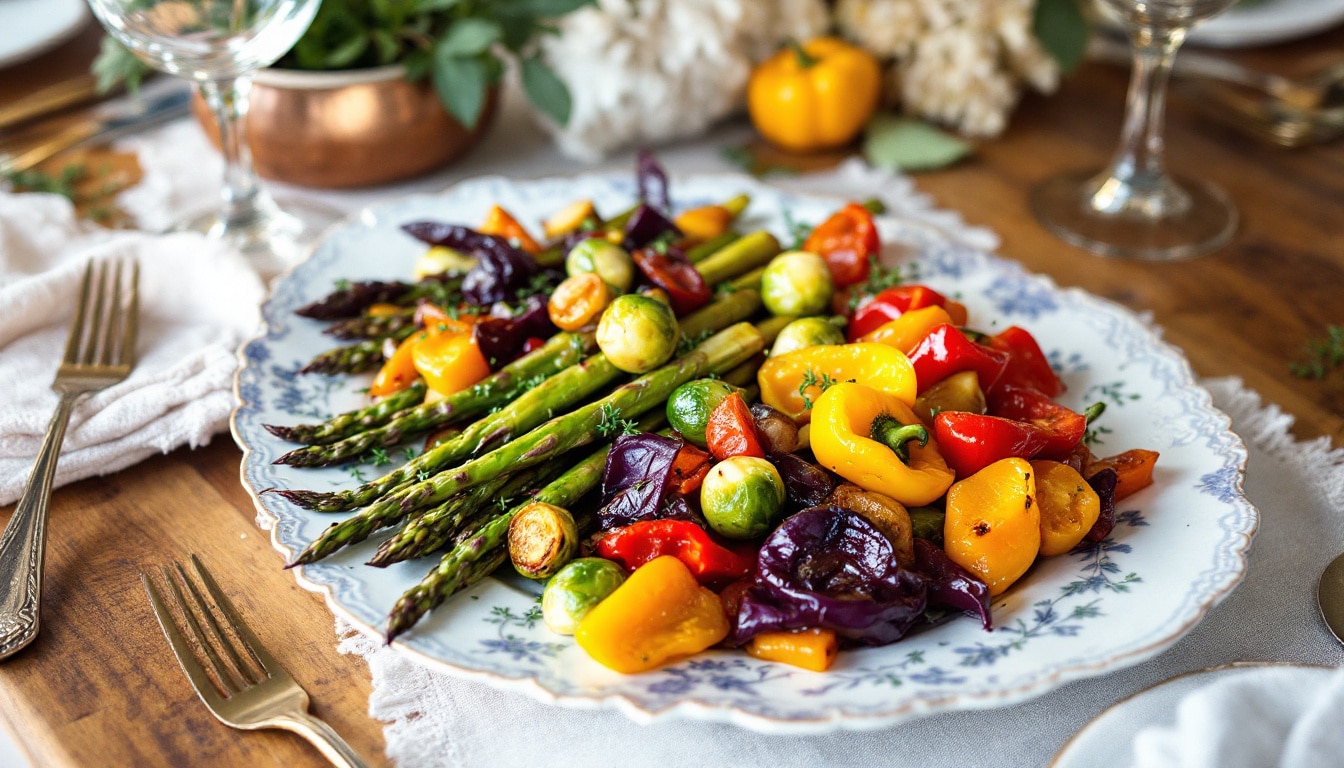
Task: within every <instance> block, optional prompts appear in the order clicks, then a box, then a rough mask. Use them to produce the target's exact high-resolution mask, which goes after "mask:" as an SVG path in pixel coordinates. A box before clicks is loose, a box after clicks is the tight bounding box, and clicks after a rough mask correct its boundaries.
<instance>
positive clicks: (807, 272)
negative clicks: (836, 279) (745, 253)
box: [761, 251, 835, 316]
mask: <svg viewBox="0 0 1344 768" xmlns="http://www.w3.org/2000/svg"><path fill="white" fill-rule="evenodd" d="M834 290H835V287H834V284H833V283H832V282H831V269H830V267H828V266H826V260H825V259H823V258H821V257H820V256H818V255H817V254H815V253H808V252H807V251H789V252H788V253H781V254H780V255H778V256H776V257H775V258H774V259H772V260H771V261H770V263H769V264H768V265H767V266H766V268H765V272H764V273H763V274H762V275H761V301H762V302H764V304H765V308H766V309H768V310H770V313H771V314H773V315H794V316H802V315H817V314H821V313H822V312H825V311H826V310H827V308H829V307H830V306H831V294H832V293H833V292H834Z"/></svg>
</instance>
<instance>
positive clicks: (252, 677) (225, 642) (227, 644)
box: [173, 563, 262, 685]
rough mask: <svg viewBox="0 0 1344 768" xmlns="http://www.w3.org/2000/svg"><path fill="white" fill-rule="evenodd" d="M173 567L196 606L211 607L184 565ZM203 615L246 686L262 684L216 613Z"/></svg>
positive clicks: (202, 613)
mask: <svg viewBox="0 0 1344 768" xmlns="http://www.w3.org/2000/svg"><path fill="white" fill-rule="evenodd" d="M173 566H174V567H175V568H177V573H178V575H179V576H181V577H182V582H183V583H184V584H186V585H187V589H188V590H190V592H191V596H192V598H193V599H195V600H196V605H198V606H202V607H204V606H206V605H209V604H208V603H206V601H205V598H204V597H202V596H201V592H200V590H198V589H196V582H195V581H192V580H191V579H190V578H188V577H187V572H186V571H185V570H183V569H182V564H181V563H173ZM201 615H203V616H204V617H205V621H206V623H208V624H209V625H210V629H211V630H212V631H213V632H214V633H215V637H217V638H219V642H220V645H222V646H224V652H225V653H227V654H228V655H229V658H230V659H232V660H233V666H234V669H236V670H238V672H239V673H240V674H241V676H242V678H243V680H244V681H245V682H246V684H247V685H256V684H257V683H259V682H261V680H262V678H261V676H260V675H258V674H257V673H256V672H255V671H254V670H253V669H252V668H251V666H250V665H248V664H245V663H244V662H243V657H241V656H239V655H238V649H237V648H236V647H234V646H235V645H236V644H235V643H234V641H233V639H232V638H230V637H229V636H228V635H227V634H225V632H224V629H223V628H222V627H220V626H219V621H218V620H217V619H216V618H215V612H214V611H211V610H202V611H201Z"/></svg>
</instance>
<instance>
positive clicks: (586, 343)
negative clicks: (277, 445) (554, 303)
mask: <svg viewBox="0 0 1344 768" xmlns="http://www.w3.org/2000/svg"><path fill="white" fill-rule="evenodd" d="M595 346H596V342H595V341H593V335H592V334H591V333H560V334H556V335H555V336H552V337H551V340H550V341H548V342H546V344H544V345H543V346H542V347H541V348H540V349H536V350H534V351H532V352H530V353H528V354H526V355H523V356H522V357H520V358H518V359H517V360H515V361H513V362H512V363H509V364H508V365H506V366H504V367H503V368H500V369H499V370H498V371H496V372H495V373H493V374H491V375H490V376H487V377H486V378H485V379H483V380H481V381H480V382H478V383H476V384H474V385H473V386H470V387H468V388H466V389H464V390H462V391H461V392H457V393H454V394H452V395H449V396H448V397H445V398H444V399H442V400H438V401H435V402H433V403H423V404H421V405H419V406H416V407H415V408H411V409H408V410H406V411H403V412H402V413H398V414H396V415H395V416H393V417H392V418H391V419H390V420H389V421H388V422H387V423H386V424H384V425H382V426H380V427H375V428H373V429H369V430H365V431H363V432H357V433H355V434H353V435H351V436H349V437H346V438H344V439H342V440H339V441H337V442H334V443H330V444H327V445H310V446H308V447H306V448H298V449H295V450H293V451H290V452H289V453H286V454H285V455H284V456H281V457H280V458H278V459H276V460H275V463H276V464H288V465H290V466H293V467H321V466H327V465H330V464H337V463H340V462H343V461H349V460H351V459H354V458H358V457H359V456H362V455H364V453H365V452H366V451H368V450H369V449H371V448H380V447H384V446H389V445H396V444H397V443H400V442H402V441H403V440H406V439H409V438H411V437H414V436H415V435H419V434H423V433H425V432H428V431H429V430H431V429H434V428H436V427H440V426H444V425H447V424H451V423H456V422H461V421H463V420H465V419H468V418H472V417H475V416H479V415H480V414H482V413H484V412H485V411H488V410H490V409H491V408H495V407H497V406H502V405H504V404H505V403H508V402H509V401H510V400H512V399H513V398H514V397H515V396H518V395H519V394H520V393H522V394H526V392H527V391H528V390H529V388H531V391H536V390H537V389H538V388H540V387H539V381H540V380H545V379H548V378H549V377H554V376H555V375H557V374H559V373H562V372H564V371H566V370H568V369H571V368H572V367H574V365H575V363H577V362H578V361H579V360H580V359H582V357H583V356H584V355H585V354H587V353H589V352H591V351H592V350H593V349H594V348H595ZM541 386H545V384H544V383H543V384H541ZM478 423H479V422H478ZM436 450H437V449H436ZM423 464H424V462H421V465H420V466H416V467H414V468H410V467H409V465H408V466H407V467H403V469H409V471H411V473H412V475H411V476H414V473H415V472H419V471H421V470H422V469H423Z"/></svg>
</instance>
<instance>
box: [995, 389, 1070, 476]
mask: <svg viewBox="0 0 1344 768" xmlns="http://www.w3.org/2000/svg"><path fill="white" fill-rule="evenodd" d="M988 402H989V412H990V413H991V414H993V415H995V416H1000V417H1002V418H1005V419H1012V420H1013V421H1020V422H1023V423H1026V424H1029V425H1031V426H1033V427H1035V428H1037V429H1038V430H1040V432H1041V435H1042V440H1043V442H1042V444H1041V447H1040V450H1039V451H1038V452H1037V455H1042V456H1045V457H1046V458H1051V459H1053V458H1067V457H1068V456H1069V454H1071V453H1073V449H1074V448H1076V447H1078V444H1079V443H1081V442H1082V441H1083V435H1085V434H1086V433H1087V417H1086V416H1084V415H1083V414H1081V413H1078V412H1077V411H1074V410H1071V409H1069V408H1065V407H1064V406H1062V405H1060V404H1059V403H1056V402H1055V401H1054V400H1051V399H1050V398H1048V397H1046V396H1045V395H1043V394H1041V393H1040V392H1037V391H1036V390H1034V389H1023V388H1021V387H1010V386H1000V387H997V388H994V390H993V391H992V392H991V394H990V395H989V397H988ZM1024 458H1030V457H1024Z"/></svg>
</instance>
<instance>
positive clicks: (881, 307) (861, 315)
mask: <svg viewBox="0 0 1344 768" xmlns="http://www.w3.org/2000/svg"><path fill="white" fill-rule="evenodd" d="M944 306H947V297H946V296H944V295H942V294H941V293H939V292H937V291H935V290H933V289H932V288H929V287H928V286H924V285H898V286H896V287H895V288H888V289H886V290H885V291H882V292H881V293H879V294H877V295H876V296H874V297H873V298H872V299H869V300H868V301H867V302H866V303H864V304H861V305H859V308H858V310H857V311H855V312H854V319H853V320H851V321H850V323H849V331H848V333H849V340H850V341H851V342H852V341H857V340H859V339H860V338H862V337H864V336H867V335H868V334H869V333H872V332H873V331H876V330H877V329H878V328H881V327H882V326H883V325H886V324H887V323H888V322H890V321H892V320H895V319H896V318H898V317H900V316H901V315H903V314H905V313H906V312H909V311H910V310H912V309H923V308H925V307H944Z"/></svg>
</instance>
